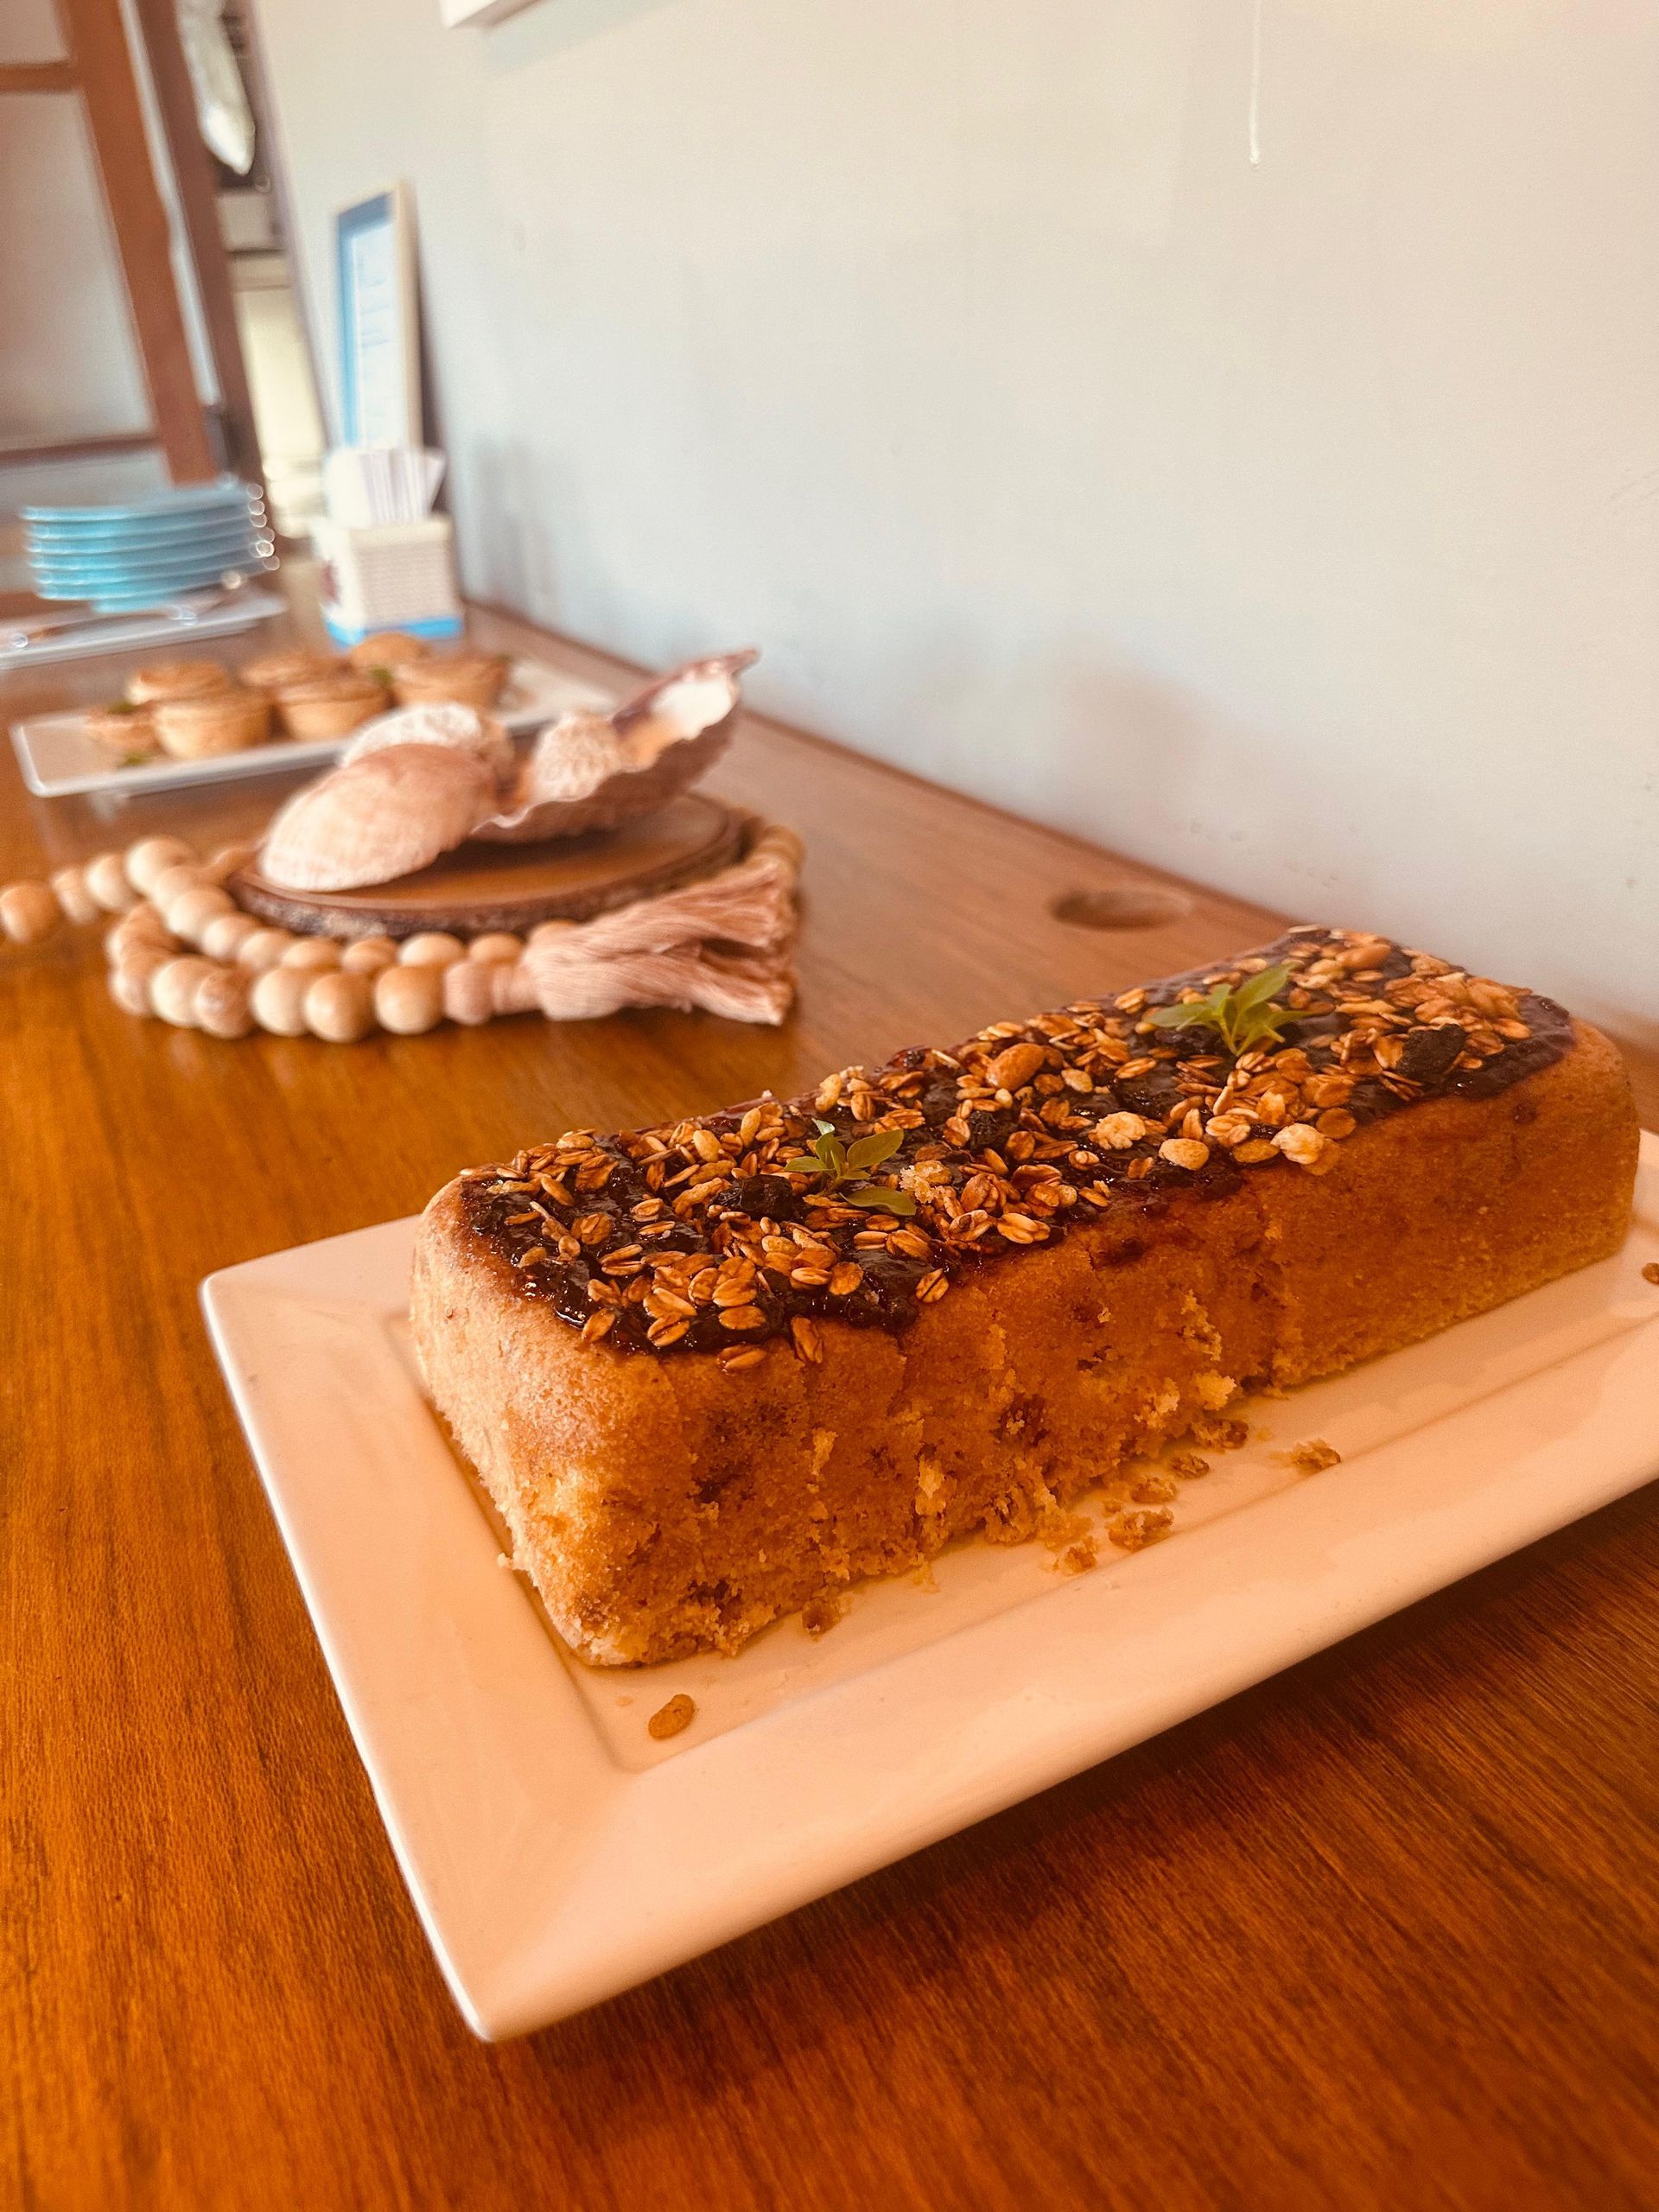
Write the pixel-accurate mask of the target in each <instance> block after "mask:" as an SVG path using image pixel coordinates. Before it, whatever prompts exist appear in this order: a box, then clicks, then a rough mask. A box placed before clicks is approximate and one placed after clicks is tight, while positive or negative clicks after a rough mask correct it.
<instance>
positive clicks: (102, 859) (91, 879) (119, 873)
mask: <svg viewBox="0 0 1659 2212" xmlns="http://www.w3.org/2000/svg"><path fill="white" fill-rule="evenodd" d="M81 874H82V876H83V879H84V880H85V882H86V888H87V890H88V891H89V892H90V893H91V894H92V897H93V898H94V899H97V901H98V903H99V906H102V907H103V909H104V911H105V913H106V914H124V913H125V912H127V909H128V908H129V907H130V906H137V904H138V897H139V894H138V893H137V892H136V891H135V890H134V889H133V887H132V886H131V885H130V883H129V882H128V881H127V871H126V868H125V867H124V864H123V861H122V859H121V855H120V854H119V853H100V854H99V856H98V858H97V859H96V860H93V861H87V863H86V867H85V868H84V869H83V870H82V871H81Z"/></svg>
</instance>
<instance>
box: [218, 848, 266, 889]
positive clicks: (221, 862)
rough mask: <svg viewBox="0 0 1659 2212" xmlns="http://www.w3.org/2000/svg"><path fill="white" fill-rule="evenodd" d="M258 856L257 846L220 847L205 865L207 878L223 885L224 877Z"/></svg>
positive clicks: (244, 866) (232, 873) (234, 872)
mask: <svg viewBox="0 0 1659 2212" xmlns="http://www.w3.org/2000/svg"><path fill="white" fill-rule="evenodd" d="M258 854H259V848H258V847H257V845H221V846H220V847H219V850H218V851H217V852H216V853H215V854H214V855H213V858H212V860H210V861H208V863H207V874H208V876H209V878H210V880H212V881H213V882H214V883H223V882H224V880H225V879H226V876H231V875H234V874H236V873H237V871H238V868H246V867H247V866H248V865H249V864H250V862H251V861H254V860H256V859H257V857H258Z"/></svg>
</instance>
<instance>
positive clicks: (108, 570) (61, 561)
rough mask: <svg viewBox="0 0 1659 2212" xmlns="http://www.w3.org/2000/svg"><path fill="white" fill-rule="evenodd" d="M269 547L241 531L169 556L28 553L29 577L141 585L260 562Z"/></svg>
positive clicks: (268, 543) (269, 543)
mask: <svg viewBox="0 0 1659 2212" xmlns="http://www.w3.org/2000/svg"><path fill="white" fill-rule="evenodd" d="M273 547H274V541H273V540H272V539H271V538H270V537H259V536H257V535H256V533H255V532H253V531H247V530H244V531H238V533H237V535H236V536H235V537H219V538H210V539H208V540H207V542H206V543H194V544H190V545H181V546H180V547H178V548H177V549H176V550H175V551H173V552H171V553H146V554H144V555H142V556H138V555H134V556H132V557H131V558H126V557H124V556H110V557H109V558H107V559H102V560H80V559H72V558H67V557H63V556H56V555H52V556H46V555H41V554H39V553H32V554H31V555H30V556H29V569H30V572H31V574H33V575H37V576H45V577H47V578H48V580H49V581H50V582H53V583H60V584H61V583H99V584H117V585H119V584H121V583H124V582H131V583H134V584H141V583H144V582H149V580H150V579H151V578H154V577H158V576H159V577H170V576H175V575H184V574H187V573H188V572H189V571H191V570H193V569H203V568H212V567H213V566H214V565H215V564H217V565H218V566H219V567H220V568H224V567H226V566H227V565H228V564H229V563H232V562H240V561H245V560H250V559H263V558H264V556H265V555H266V554H268V553H270V551H272V550H273Z"/></svg>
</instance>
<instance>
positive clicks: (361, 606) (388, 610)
mask: <svg viewBox="0 0 1659 2212" xmlns="http://www.w3.org/2000/svg"><path fill="white" fill-rule="evenodd" d="M311 535H312V543H313V545H314V546H315V550H316V554H317V557H318V559H319V561H320V562H321V575H320V577H319V588H320V593H321V601H322V619H323V620H324V621H325V622H326V623H327V626H328V634H329V636H330V637H331V638H333V639H334V641H335V643H336V644H337V645H356V644H357V643H358V642H359V639H363V638H367V637H372V636H373V634H374V633H375V632H376V631H378V630H406V631H408V632H410V635H411V636H413V637H416V638H457V637H459V636H460V635H461V630H462V627H463V625H462V619H461V602H460V600H459V599H458V598H457V596H456V594H455V561H454V525H453V524H452V523H451V521H450V519H449V518H448V515H428V516H427V517H426V518H425V519H424V520H423V521H421V522H396V523H376V524H368V525H362V524H352V523H339V522H335V521H334V520H333V519H332V518H327V517H321V518H318V520H317V521H316V522H315V523H314V524H312V531H311Z"/></svg>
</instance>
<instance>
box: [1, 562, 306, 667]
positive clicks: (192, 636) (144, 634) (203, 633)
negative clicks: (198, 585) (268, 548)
mask: <svg viewBox="0 0 1659 2212" xmlns="http://www.w3.org/2000/svg"><path fill="white" fill-rule="evenodd" d="M203 596H204V594H200V593H195V592H186V593H183V594H181V595H180V597H179V598H178V599H177V600H176V601H175V602H173V603H172V604H170V605H168V606H166V607H147V608H143V609H142V610H140V611H138V612H137V613H131V614H94V613H92V609H91V607H87V608H86V612H85V615H84V617H83V618H81V619H77V618H76V617H75V616H74V615H73V614H70V613H66V614H65V615H63V616H61V617H60V618H59V619H58V620H54V623H53V625H52V626H51V628H50V629H46V630H42V631H41V632H40V633H39V634H38V636H26V637H24V638H23V639H22V642H20V643H13V642H12V641H11V639H10V636H9V635H8V634H7V633H8V632H10V631H19V630H22V629H23V628H24V627H26V626H25V625H23V624H18V623H10V624H9V623H6V622H4V621H0V676H3V675H5V674H6V673H7V671H9V670H13V669H22V670H28V669H32V668H37V667H38V666H39V665H40V664H41V662H42V661H48V660H86V659H90V658H92V656H93V655H94V654H96V653H126V652H133V651H134V650H135V648H137V646H140V645H169V646H171V645H178V646H185V647H188V646H190V645H194V644H195V642H196V640H197V639H199V638H226V637H229V636H231V635H232V633H233V632H236V631H238V630H251V629H252V627H253V626H254V624H255V623H256V622H269V621H270V618H271V616H272V615H273V614H280V613H283V610H284V607H285V606H286V604H287V602H286V601H284V600H283V599H281V598H279V597H278V595H277V594H276V593H275V592H270V591H259V590H257V589H256V588H254V587H253V586H252V585H251V584H243V585H241V586H239V587H238V588H237V589H236V590H234V591H227V592H226V593H225V594H223V596H222V597H219V598H216V597H214V595H213V594H205V596H206V597H207V599H208V601H209V602H210V603H209V604H207V605H206V606H203V605H200V603H199V602H200V600H201V599H202V598H203Z"/></svg>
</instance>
